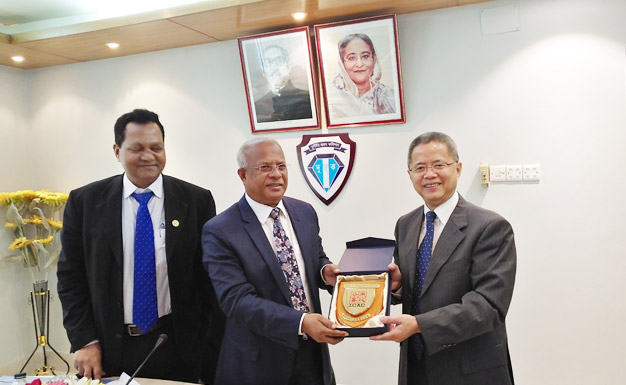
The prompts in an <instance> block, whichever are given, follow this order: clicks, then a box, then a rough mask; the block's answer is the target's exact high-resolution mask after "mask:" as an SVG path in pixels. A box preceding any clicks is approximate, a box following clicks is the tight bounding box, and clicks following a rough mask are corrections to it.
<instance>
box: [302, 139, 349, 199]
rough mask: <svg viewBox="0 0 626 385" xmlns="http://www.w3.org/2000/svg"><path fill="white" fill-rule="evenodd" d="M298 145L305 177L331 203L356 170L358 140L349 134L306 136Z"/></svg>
mask: <svg viewBox="0 0 626 385" xmlns="http://www.w3.org/2000/svg"><path fill="white" fill-rule="evenodd" d="M297 148H298V162H299V163H300V170H301V171H302V175H304V179H305V180H306V182H307V184H308V185H309V187H310V188H311V190H313V192H314V193H315V195H317V197H318V198H319V199H320V200H321V201H322V202H324V204H326V205H329V204H330V203H331V202H332V201H333V200H334V199H335V198H337V196H338V195H339V193H340V192H341V190H342V189H343V187H344V186H345V184H346V182H347V181H348V177H349V176H350V173H351V172H352V166H353V164H354V155H355V153H356V143H355V142H353V141H352V140H350V137H349V136H348V134H345V133H344V134H322V135H302V142H300V144H299V145H298V146H297Z"/></svg>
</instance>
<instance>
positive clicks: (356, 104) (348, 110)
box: [328, 33, 396, 118]
mask: <svg viewBox="0 0 626 385" xmlns="http://www.w3.org/2000/svg"><path fill="white" fill-rule="evenodd" d="M337 47H338V50H339V63H338V64H339V65H338V68H339V69H338V71H337V73H336V74H335V76H334V78H333V81H332V88H333V89H332V92H329V95H328V96H329V103H328V104H329V106H330V113H331V116H332V117H334V118H342V117H351V116H363V115H374V114H376V115H378V114H390V113H394V112H396V106H395V96H394V90H393V88H391V87H389V86H387V85H385V84H383V83H382V82H381V81H380V79H381V77H382V72H381V68H380V65H379V63H378V57H377V55H376V50H375V48H374V43H373V42H372V40H371V39H370V38H369V36H367V35H366V34H364V33H353V34H350V35H347V36H345V37H344V38H343V39H341V40H340V41H339V43H338V45H337ZM329 91H330V90H329Z"/></svg>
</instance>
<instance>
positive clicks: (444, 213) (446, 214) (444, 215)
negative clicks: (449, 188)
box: [418, 192, 459, 250]
mask: <svg viewBox="0 0 626 385" xmlns="http://www.w3.org/2000/svg"><path fill="white" fill-rule="evenodd" d="M457 203H459V193H458V192H455V193H454V194H452V196H451V197H450V199H448V200H447V201H445V202H444V203H442V204H441V205H439V206H438V207H437V208H436V209H435V210H432V211H434V212H435V215H437V216H436V217H435V221H434V225H435V234H434V236H433V250H435V246H437V241H438V240H439V236H440V235H441V232H442V231H443V228H444V227H445V226H446V223H448V220H450V216H451V215H452V212H453V211H454V209H455V208H456V205H457ZM429 211H431V210H430V209H429V208H428V206H426V205H424V222H423V223H422V230H421V231H420V239H419V243H418V245H421V244H422V241H423V240H424V236H425V235H426V213H427V212H429ZM418 250H419V248H418Z"/></svg>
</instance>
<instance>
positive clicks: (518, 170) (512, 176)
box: [506, 164, 522, 182]
mask: <svg viewBox="0 0 626 385" xmlns="http://www.w3.org/2000/svg"><path fill="white" fill-rule="evenodd" d="M506 180H507V182H519V181H521V180H522V165H521V164H516V165H509V166H506Z"/></svg>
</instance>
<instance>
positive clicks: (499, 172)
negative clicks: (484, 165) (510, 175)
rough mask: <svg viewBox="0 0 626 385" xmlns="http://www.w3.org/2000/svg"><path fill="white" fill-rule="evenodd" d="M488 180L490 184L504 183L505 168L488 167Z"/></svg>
mask: <svg viewBox="0 0 626 385" xmlns="http://www.w3.org/2000/svg"><path fill="white" fill-rule="evenodd" d="M489 180H490V181H491V182H505V181H506V166H490V167H489Z"/></svg>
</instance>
